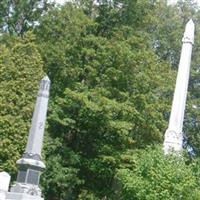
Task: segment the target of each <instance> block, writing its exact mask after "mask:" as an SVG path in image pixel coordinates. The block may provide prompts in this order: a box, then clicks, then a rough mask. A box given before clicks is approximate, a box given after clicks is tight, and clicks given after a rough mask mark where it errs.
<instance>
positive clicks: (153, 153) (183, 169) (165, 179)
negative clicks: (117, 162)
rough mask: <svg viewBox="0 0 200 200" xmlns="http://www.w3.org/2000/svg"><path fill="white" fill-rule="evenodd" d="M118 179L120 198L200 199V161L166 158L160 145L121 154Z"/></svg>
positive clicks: (118, 197) (117, 185)
mask: <svg viewBox="0 0 200 200" xmlns="http://www.w3.org/2000/svg"><path fill="white" fill-rule="evenodd" d="M121 158H122V163H123V164H121V168H120V169H119V170H118V173H117V175H116V179H117V180H118V181H117V183H116V185H115V188H116V195H117V196H116V197H115V198H117V199H123V200H126V199H127V200H132V199H134V200H139V199H141V200H151V199H152V200H153V199H160V200H161V199H163V200H164V199H171V200H172V199H185V200H186V199H196V200H197V199H199V195H200V192H199V191H200V190H199V189H200V188H199V183H198V182H199V178H198V170H197V171H196V172H197V173H195V168H196V167H197V166H196V164H197V165H198V163H196V164H189V165H188V164H186V163H185V162H187V158H183V157H182V158H177V157H176V156H175V157H174V156H169V157H166V156H164V155H163V153H162V150H161V149H160V148H156V149H150V148H148V149H147V150H145V151H144V150H143V151H138V152H137V153H134V152H131V151H130V152H127V153H126V154H124V155H122V156H121Z"/></svg>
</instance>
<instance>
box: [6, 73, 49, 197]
mask: <svg viewBox="0 0 200 200" xmlns="http://www.w3.org/2000/svg"><path fill="white" fill-rule="evenodd" d="M49 89H50V80H49V78H48V77H47V76H45V77H44V78H43V79H42V80H41V83H40V89H39V92H38V96H37V101H36V106H35V110H34V113H33V118H32V124H31V129H30V132H29V137H28V143H27V146H26V151H25V153H24V155H23V156H22V158H21V159H20V160H18V161H17V164H18V166H19V172H18V176H17V181H16V184H15V185H14V186H13V187H11V192H8V193H7V197H6V200H43V198H42V197H41V190H40V188H39V181H40V174H41V172H42V171H43V170H44V169H45V164H44V163H43V161H42V158H41V151H42V143H43V136H44V128H45V121H46V114H47V107H48V99H49Z"/></svg>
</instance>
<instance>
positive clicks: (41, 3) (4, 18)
mask: <svg viewBox="0 0 200 200" xmlns="http://www.w3.org/2000/svg"><path fill="white" fill-rule="evenodd" d="M49 6H50V4H49V3H48V1H47V0H31V1H27V0H18V1H16V0H2V1H1V2H0V30H1V33H2V32H8V33H10V34H12V35H13V34H15V35H20V36H22V35H23V34H24V33H25V32H26V31H27V30H29V29H30V28H32V27H34V26H35V25H36V24H37V22H38V19H39V18H40V17H41V15H42V14H43V13H44V12H45V11H47V9H48V7H49Z"/></svg>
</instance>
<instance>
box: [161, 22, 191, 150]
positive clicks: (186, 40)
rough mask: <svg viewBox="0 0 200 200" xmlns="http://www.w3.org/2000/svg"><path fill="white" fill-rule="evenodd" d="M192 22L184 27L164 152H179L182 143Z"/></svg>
mask: <svg viewBox="0 0 200 200" xmlns="http://www.w3.org/2000/svg"><path fill="white" fill-rule="evenodd" d="M194 29H195V27H194V23H193V21H192V20H190V21H189V22H188V23H187V25H186V28H185V33H184V37H183V40H182V42H183V45H182V51H181V57H180V62H179V68H178V75H177V79H176V88H175V92H174V98H173V104H172V109H171V115H170V120H169V126H168V129H167V130H166V133H165V140H164V152H165V154H169V153H170V152H171V151H174V152H181V150H182V143H183V133H182V128H183V120H184V112H185V105H186V98H187V89H188V81H189V74H190V63H191V55H192V46H193V44H194Z"/></svg>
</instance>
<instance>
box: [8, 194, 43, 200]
mask: <svg viewBox="0 0 200 200" xmlns="http://www.w3.org/2000/svg"><path fill="white" fill-rule="evenodd" d="M6 200H44V198H42V197H40V196H33V195H29V194H23V193H14V192H7V194H6Z"/></svg>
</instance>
